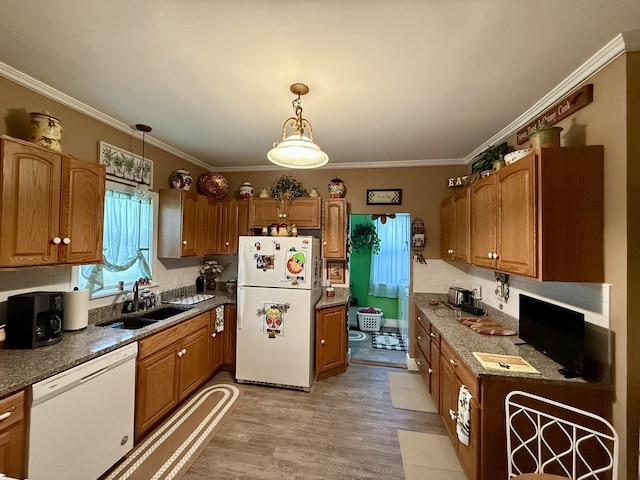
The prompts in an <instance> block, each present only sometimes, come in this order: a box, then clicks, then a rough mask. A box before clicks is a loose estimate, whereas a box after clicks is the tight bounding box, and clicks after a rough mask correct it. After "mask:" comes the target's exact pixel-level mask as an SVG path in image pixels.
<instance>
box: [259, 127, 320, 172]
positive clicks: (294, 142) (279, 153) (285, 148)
mask: <svg viewBox="0 0 640 480" xmlns="http://www.w3.org/2000/svg"><path fill="white" fill-rule="evenodd" d="M267 159H268V160H269V161H270V162H271V163H275V164H276V165H278V166H280V167H285V168H318V167H321V166H323V165H326V164H327V162H328V161H329V156H328V155H327V154H326V153H324V152H323V151H322V150H320V147H319V146H318V145H316V144H315V143H314V142H313V141H311V139H310V138H309V137H307V136H306V135H289V136H288V137H287V138H285V139H284V140H283V141H282V142H280V143H278V145H277V146H275V147H274V148H272V149H271V150H269V152H268V153H267Z"/></svg>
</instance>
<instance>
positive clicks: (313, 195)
mask: <svg viewBox="0 0 640 480" xmlns="http://www.w3.org/2000/svg"><path fill="white" fill-rule="evenodd" d="M309 196H310V197H319V196H320V194H319V193H318V189H317V188H316V187H313V188H312V189H311V192H310V193H309Z"/></svg>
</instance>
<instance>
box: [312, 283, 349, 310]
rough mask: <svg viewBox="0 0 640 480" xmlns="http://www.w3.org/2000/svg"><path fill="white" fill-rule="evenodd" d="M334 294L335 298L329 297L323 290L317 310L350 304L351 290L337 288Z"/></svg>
mask: <svg viewBox="0 0 640 480" xmlns="http://www.w3.org/2000/svg"><path fill="white" fill-rule="evenodd" d="M334 292H335V295H334V296H333V297H327V292H326V290H325V289H322V298H320V300H319V301H318V303H316V309H321V308H329V307H337V306H340V305H347V304H348V303H349V296H350V295H351V290H350V289H349V288H335V290H334Z"/></svg>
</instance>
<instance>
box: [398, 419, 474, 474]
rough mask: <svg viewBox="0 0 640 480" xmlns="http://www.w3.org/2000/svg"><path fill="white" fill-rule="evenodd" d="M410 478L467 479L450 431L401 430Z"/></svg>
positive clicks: (405, 468) (403, 462) (405, 472)
mask: <svg viewBox="0 0 640 480" xmlns="http://www.w3.org/2000/svg"><path fill="white" fill-rule="evenodd" d="M398 440H399V442H400V454H401V455H402V465H403V466H404V475H405V479H406V480H425V479H427V478H428V479H429V480H466V476H465V474H464V472H463V471H462V467H461V466H460V462H459V461H458V457H456V453H455V451H454V450H453V445H452V444H451V440H449V437H448V436H447V435H434V434H431V433H419V432H410V431H408V430H398Z"/></svg>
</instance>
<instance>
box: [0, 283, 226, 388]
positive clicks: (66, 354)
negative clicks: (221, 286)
mask: <svg viewBox="0 0 640 480" xmlns="http://www.w3.org/2000/svg"><path fill="white" fill-rule="evenodd" d="M208 293H211V292H208ZM215 295H216V296H215V298H212V299H210V300H205V301H203V302H200V303H197V304H195V305H193V306H192V307H191V308H189V309H188V310H185V312H184V313H180V314H178V315H175V316H173V317H170V318H168V319H166V320H159V321H158V322H156V323H154V324H152V325H149V326H147V327H143V328H140V329H138V330H120V329H115V328H108V327H100V326H97V325H96V324H95V323H103V322H104V321H106V320H108V319H109V318H101V319H100V320H94V322H95V323H93V322H92V321H91V320H90V322H89V325H88V326H87V327H86V328H84V329H82V330H79V331H76V332H64V334H63V336H62V340H61V341H60V342H58V343H56V344H55V345H51V346H48V347H39V348H34V349H6V348H5V349H0V398H2V397H4V396H6V395H9V394H11V393H13V392H17V391H18V390H22V389H23V388H25V387H27V386H29V385H32V384H34V383H36V382H39V381H40V380H44V379H45V378H48V377H50V376H52V375H56V374H58V373H60V372H62V371H64V370H67V369H69V368H71V367H74V366H76V365H79V364H81V363H84V362H86V361H88V360H91V359H92V358H95V357H99V356H100V355H103V354H105V353H107V352H110V351H112V350H115V349H117V348H119V347H122V346H124V345H127V344H129V343H132V342H135V341H137V340H140V339H141V338H144V337H148V336H149V335H152V334H154V333H158V332H160V331H162V330H165V329H167V328H169V327H171V326H173V325H176V324H178V323H180V322H183V321H184V320H187V319H189V318H192V317H195V316H196V315H199V314H201V313H204V312H206V311H208V310H211V309H213V308H215V307H217V306H219V305H222V304H225V303H235V301H236V300H235V297H229V296H228V295H227V294H226V292H218V291H216V292H215ZM101 310H103V313H104V310H105V308H104V307H103V308H101ZM106 310H111V309H109V308H107V309H106ZM112 310H113V312H115V313H114V315H113V316H111V318H115V316H116V315H117V311H116V310H115V308H114V309H112ZM138 315H140V313H138ZM131 316H133V314H132V315H131ZM90 317H91V315H90Z"/></svg>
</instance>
